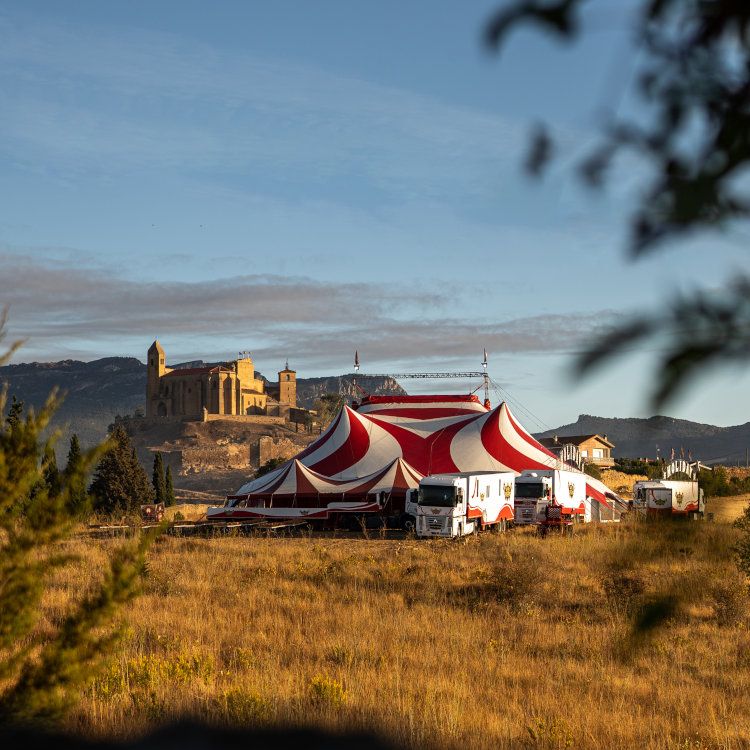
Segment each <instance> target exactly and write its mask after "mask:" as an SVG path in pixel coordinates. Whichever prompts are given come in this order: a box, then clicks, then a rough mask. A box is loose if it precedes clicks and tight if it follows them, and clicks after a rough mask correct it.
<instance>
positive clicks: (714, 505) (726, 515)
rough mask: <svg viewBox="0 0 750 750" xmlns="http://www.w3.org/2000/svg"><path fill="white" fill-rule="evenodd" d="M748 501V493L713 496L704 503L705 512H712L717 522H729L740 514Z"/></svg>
mask: <svg viewBox="0 0 750 750" xmlns="http://www.w3.org/2000/svg"><path fill="white" fill-rule="evenodd" d="M749 502H750V495H734V496H733V497H714V498H711V499H710V500H709V501H708V502H707V503H706V512H707V513H713V516H714V520H715V521H718V522H719V523H731V522H732V521H734V520H735V519H737V518H739V516H741V515H742V511H743V510H744V509H745V508H746V507H747V504H748V503H749Z"/></svg>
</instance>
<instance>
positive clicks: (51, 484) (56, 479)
mask: <svg viewBox="0 0 750 750" xmlns="http://www.w3.org/2000/svg"><path fill="white" fill-rule="evenodd" d="M42 478H43V480H44V485H45V488H46V490H47V492H48V493H49V494H51V495H57V494H59V493H60V491H61V489H62V477H61V476H60V470H59V469H58V468H57V456H56V455H55V451H54V448H52V447H51V446H50V447H49V448H48V449H47V450H45V452H44V458H42Z"/></svg>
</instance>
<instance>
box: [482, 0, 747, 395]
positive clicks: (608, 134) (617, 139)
mask: <svg viewBox="0 0 750 750" xmlns="http://www.w3.org/2000/svg"><path fill="white" fill-rule="evenodd" d="M591 5H592V3H590V2H588V1H587V0H516V1H515V2H512V3H510V2H509V3H506V4H504V5H503V6H502V7H501V8H500V9H499V10H498V11H497V12H496V13H495V15H494V16H493V17H492V18H491V19H490V20H489V21H488V23H487V26H486V29H485V40H486V43H487V44H488V45H489V47H490V48H491V49H494V50H498V49H500V47H501V46H502V44H503V42H504V41H505V39H506V38H507V37H508V35H509V34H510V33H511V32H512V31H514V30H515V29H516V27H518V26H520V25H523V24H527V23H528V24H535V25H537V26H538V27H540V28H542V29H544V30H546V31H548V32H550V33H552V34H554V35H555V36H557V37H560V38H562V39H564V40H568V41H570V42H574V41H575V40H576V38H578V36H579V34H581V33H582V31H581V17H582V14H583V13H585V12H586V10H587V8H588V7H590V6H591ZM637 7H638V22H637V26H636V28H635V36H636V39H635V41H636V43H637V46H638V48H639V50H640V55H639V57H640V58H642V62H640V63H639V64H638V66H637V85H638V92H639V94H640V97H641V99H642V101H643V103H644V105H645V106H644V109H643V116H639V115H638V116H632V117H619V118H614V119H613V120H612V121H610V122H607V123H605V124H604V125H603V128H602V133H601V139H600V141H599V143H598V144H597V145H596V146H594V147H593V149H592V150H591V151H590V152H589V153H588V154H587V155H586V156H584V157H583V159H582V160H581V161H580V162H579V164H578V168H579V170H580V176H581V178H582V179H583V180H584V182H585V183H587V184H588V185H590V186H592V187H597V188H598V187H601V186H603V185H605V183H606V180H607V176H608V168H609V167H610V164H611V162H612V160H613V158H614V157H615V156H616V155H617V154H618V153H619V152H621V151H630V152H632V153H635V154H637V155H639V156H641V157H644V158H645V160H646V163H647V164H648V165H649V167H650V170H649V172H648V176H647V177H646V178H644V184H643V185H642V190H641V195H642V197H641V199H640V201H639V204H638V206H637V207H636V209H635V211H634V214H633V215H632V217H631V220H630V228H631V229H630V240H629V247H630V251H631V253H632V255H633V256H634V257H640V256H643V255H645V254H647V253H651V252H654V251H656V250H657V249H658V248H659V247H660V246H661V245H662V244H663V243H664V242H665V241H667V240H675V239H678V238H680V237H683V236H685V235H687V234H688V233H691V232H696V231H699V230H707V229H711V230H726V229H727V228H729V227H734V226H736V225H737V224H738V223H740V222H744V221H746V220H747V219H748V216H749V215H750V191H748V189H747V167H748V164H749V163H750V2H747V0H640V2H639V4H638V6H637ZM554 152H555V144H554V138H553V135H552V134H550V133H549V132H548V130H547V129H546V128H545V127H543V126H542V127H539V128H538V129H537V131H536V133H535V134H534V135H533V138H532V143H531V148H530V151H529V155H528V161H527V169H528V170H529V172H530V173H532V174H535V175H539V174H541V173H542V172H543V171H544V168H545V167H546V166H547V164H548V163H549V161H550V160H551V159H552V158H554ZM652 339H653V340H658V342H659V344H660V349H661V351H662V354H660V355H658V356H660V357H661V359H660V361H659V365H660V366H659V367H658V368H657V369H658V376H657V378H656V380H655V384H654V389H653V392H652V393H651V405H652V407H653V408H655V409H657V408H659V407H660V406H662V405H663V404H664V403H666V402H667V401H668V400H669V399H670V398H672V397H673V396H674V395H675V394H676V393H678V392H679V390H680V389H682V388H684V387H685V385H686V384H687V383H688V382H689V381H690V380H691V379H692V378H693V377H694V376H695V375H697V374H699V373H700V372H702V371H703V370H705V369H706V368H707V367H708V366H711V365H721V364H730V363H743V362H746V361H747V360H748V359H750V276H748V275H744V276H740V277H739V278H735V279H733V280H732V281H730V282H729V283H728V284H727V285H726V288H724V289H722V290H721V291H719V292H717V291H709V290H704V291H698V292H696V293H695V294H694V295H692V296H691V297H683V298H679V299H677V300H676V301H674V302H672V303H671V304H668V305H667V306H666V307H665V309H661V310H658V311H656V312H655V313H654V314H652V315H639V316H637V317H633V318H630V319H627V320H625V321H624V322H622V323H621V324H620V325H619V326H617V327H616V328H615V329H614V330H612V331H611V332H609V333H606V334H604V335H603V336H601V337H600V338H599V339H598V340H597V341H595V342H594V343H593V344H592V345H591V346H590V348H589V350H588V351H587V352H585V353H584V354H583V355H582V356H581V357H580V358H579V359H578V361H577V363H576V371H577V372H578V373H579V374H580V373H587V372H590V371H592V370H594V369H596V368H597V367H598V366H600V365H601V364H603V363H604V362H607V361H608V360H610V359H611V358H612V357H613V356H615V355H618V354H622V353H624V352H625V351H627V350H629V349H630V348H632V347H633V345H634V344H641V343H644V342H645V341H646V340H652Z"/></svg>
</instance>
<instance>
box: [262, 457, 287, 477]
mask: <svg viewBox="0 0 750 750" xmlns="http://www.w3.org/2000/svg"><path fill="white" fill-rule="evenodd" d="M283 463H286V459H283V458H269V459H268V461H266V462H265V463H264V464H262V465H261V466H259V467H258V470H257V471H256V472H255V478H256V479H257V478H258V477H262V476H264V475H265V474H270V473H271V472H272V471H274V470H275V469H278V468H279V466H281V465H282V464H283Z"/></svg>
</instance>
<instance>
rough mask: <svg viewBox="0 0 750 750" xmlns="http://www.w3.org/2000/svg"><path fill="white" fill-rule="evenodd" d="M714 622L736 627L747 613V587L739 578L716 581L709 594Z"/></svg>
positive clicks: (723, 625)
mask: <svg viewBox="0 0 750 750" xmlns="http://www.w3.org/2000/svg"><path fill="white" fill-rule="evenodd" d="M710 598H711V603H712V605H713V610H714V617H715V618H716V622H717V623H718V624H719V625H720V626H722V627H727V626H730V625H736V624H737V623H739V622H741V621H742V619H743V618H744V617H745V613H746V611H747V586H746V585H745V583H744V581H742V580H740V579H739V577H730V578H728V579H724V580H722V581H718V582H717V583H716V584H715V585H714V587H713V589H712V590H711V592H710Z"/></svg>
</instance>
